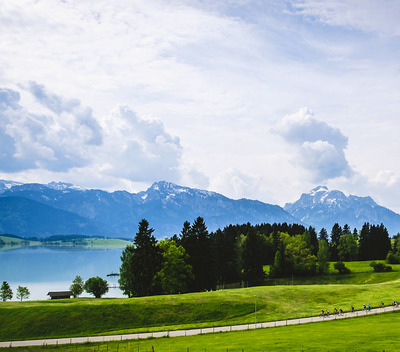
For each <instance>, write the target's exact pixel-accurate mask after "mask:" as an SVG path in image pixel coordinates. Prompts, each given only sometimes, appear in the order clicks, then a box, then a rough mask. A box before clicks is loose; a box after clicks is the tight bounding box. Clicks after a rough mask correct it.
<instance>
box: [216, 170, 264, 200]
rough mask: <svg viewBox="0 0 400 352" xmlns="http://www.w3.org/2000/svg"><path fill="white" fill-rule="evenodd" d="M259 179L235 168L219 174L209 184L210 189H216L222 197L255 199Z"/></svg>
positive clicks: (257, 192)
mask: <svg viewBox="0 0 400 352" xmlns="http://www.w3.org/2000/svg"><path fill="white" fill-rule="evenodd" d="M260 183H261V179H260V178H259V177H256V176H254V175H249V174H246V173H244V172H242V171H240V170H237V169H235V168H230V169H228V170H225V171H224V172H222V173H220V174H219V175H218V176H217V177H216V178H214V179H213V180H212V182H211V184H210V188H211V189H218V190H219V191H220V192H222V193H223V194H224V195H226V196H228V197H231V198H234V199H238V198H252V199H257V196H258V195H259V187H260Z"/></svg>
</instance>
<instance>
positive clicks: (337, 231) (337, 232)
mask: <svg viewBox="0 0 400 352" xmlns="http://www.w3.org/2000/svg"><path fill="white" fill-rule="evenodd" d="M342 234H343V230H342V228H341V227H340V226H339V224H338V223H336V224H335V225H333V227H332V231H331V259H332V260H337V259H338V257H339V250H338V246H339V240H340V236H342Z"/></svg>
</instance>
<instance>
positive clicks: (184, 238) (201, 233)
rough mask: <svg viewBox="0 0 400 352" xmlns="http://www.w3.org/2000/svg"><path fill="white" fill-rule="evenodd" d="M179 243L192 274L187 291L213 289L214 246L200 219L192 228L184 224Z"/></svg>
mask: <svg viewBox="0 0 400 352" xmlns="http://www.w3.org/2000/svg"><path fill="white" fill-rule="evenodd" d="M181 242H182V246H183V247H184V248H185V250H186V253H187V254H188V255H189V258H188V263H189V264H190V265H191V266H192V270H193V274H194V280H193V281H192V282H191V284H190V285H189V291H203V290H210V289H215V287H216V274H215V246H214V242H213V239H212V238H211V236H210V234H209V233H208V230H207V226H206V224H205V223H204V219H203V218H202V217H198V218H197V219H196V220H195V221H194V223H193V225H192V226H190V224H189V223H188V222H185V223H184V225H183V229H182V234H181Z"/></svg>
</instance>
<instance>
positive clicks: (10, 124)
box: [0, 0, 400, 212]
mask: <svg viewBox="0 0 400 352" xmlns="http://www.w3.org/2000/svg"><path fill="white" fill-rule="evenodd" d="M399 18H400V3H399V2H398V1H390V0H379V1H378V0H353V1H344V0H343V1H342V0H330V1H315V0H302V1H296V0H293V1H273V0H270V1H250V0H249V1H247V0H238V1H233V0H232V1H211V0H210V1H208V0H205V1H194V0H193V1H184V0H181V1H179V0H175V1H159V0H154V1H148V0H135V1H127V0H120V1H118V2H110V1H105V0H104V1H103V0H96V1H74V0H73V1H68V0H65V1H55V0H35V1H33V0H18V1H6V2H4V3H3V4H2V6H1V8H0V178H2V179H11V180H15V181H21V182H44V183H46V182H50V181H65V182H71V183H74V184H77V185H80V186H83V187H88V188H102V189H106V190H116V189H126V190H128V191H140V190H143V189H145V188H146V187H148V186H149V185H150V184H151V183H152V182H154V181H158V180H167V181H171V182H175V183H178V184H180V185H184V186H189V187H197V188H203V189H208V190H213V191H216V192H220V193H223V194H224V195H226V196H229V197H232V198H241V197H246V198H252V199H259V200H261V201H264V202H268V203H274V204H280V205H284V203H285V202H292V201H295V200H296V199H297V198H298V197H299V196H300V194H301V193H302V192H307V191H309V190H310V189H312V188H314V187H315V186H316V185H319V184H323V185H327V186H328V187H329V188H331V189H341V190H343V191H344V192H345V193H347V194H355V195H359V196H364V195H371V196H372V197H373V198H374V199H375V200H376V201H377V202H378V203H379V204H381V205H384V206H387V207H390V208H391V209H393V210H395V211H397V212H400V205H399V204H398V199H399V198H400V163H399V157H398V151H399V150H400V142H399V138H398V136H399V135H400V133H399V132H400V128H399V123H398V119H399V113H400V103H399V97H400V77H399V76H400V70H399V66H400V60H399V57H400V55H399V54H400V50H399V48H400V45H399V44H400V22H399V21H398V19H399Z"/></svg>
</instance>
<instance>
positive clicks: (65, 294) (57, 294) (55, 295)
mask: <svg viewBox="0 0 400 352" xmlns="http://www.w3.org/2000/svg"><path fill="white" fill-rule="evenodd" d="M47 296H50V299H63V298H71V296H72V291H54V292H49V293H48V294H47Z"/></svg>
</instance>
